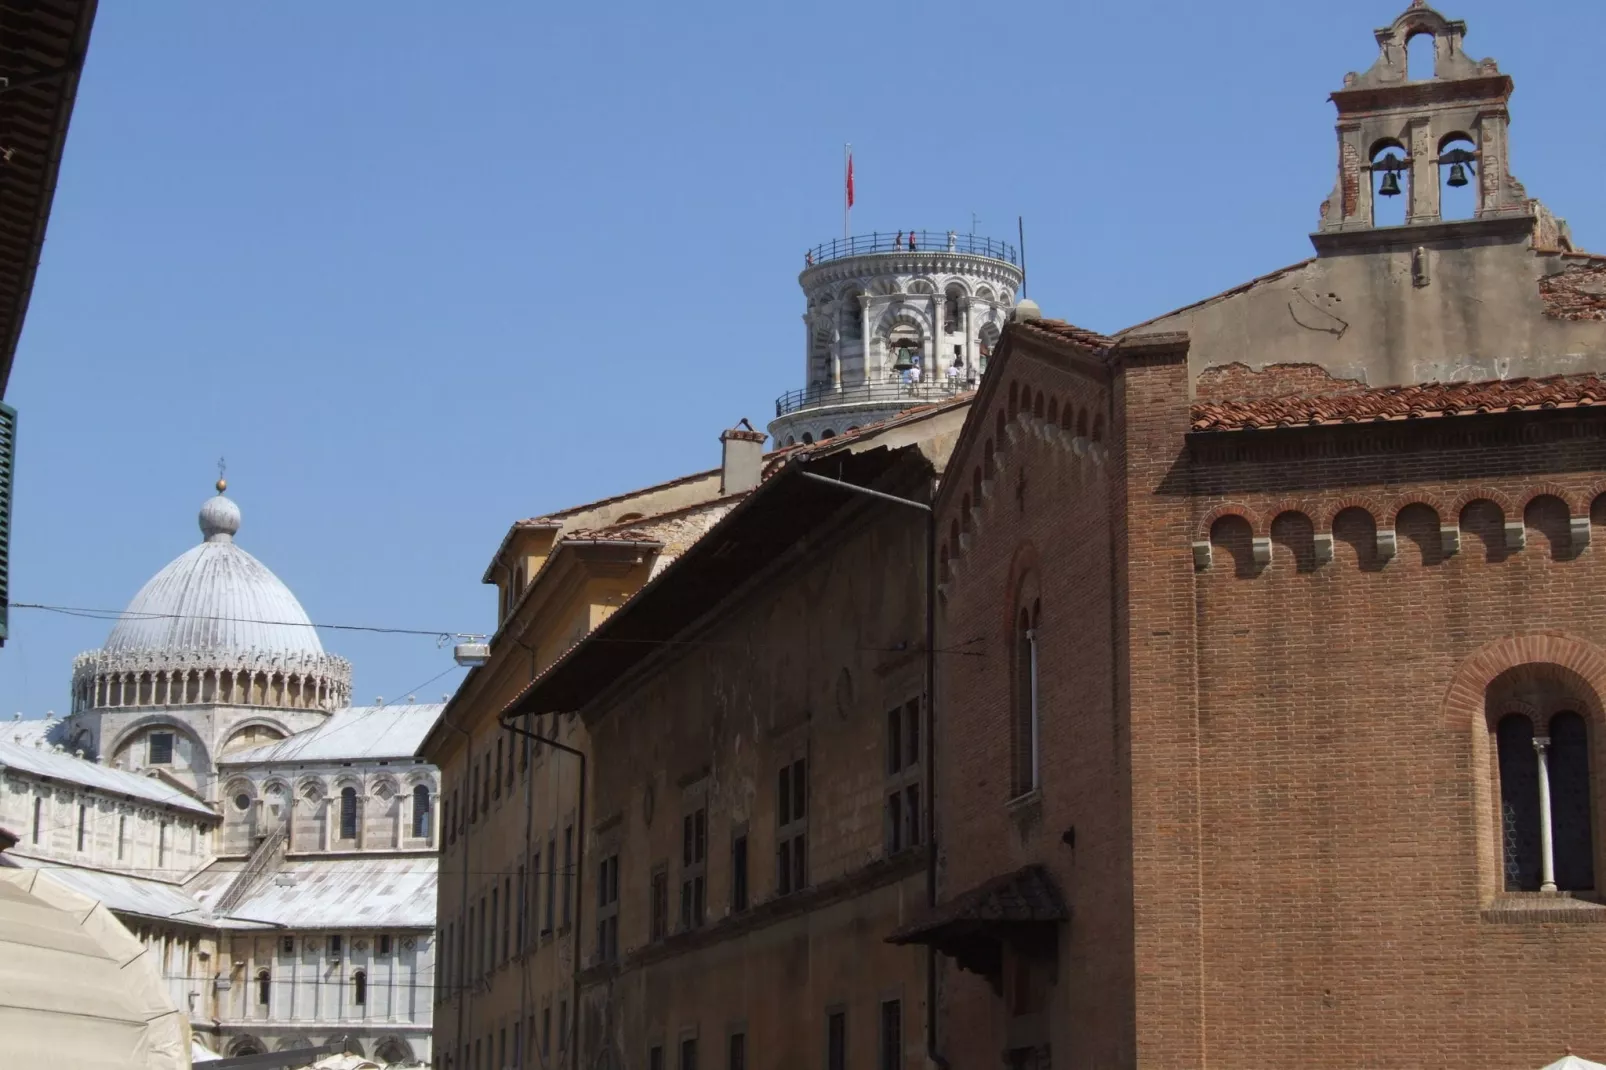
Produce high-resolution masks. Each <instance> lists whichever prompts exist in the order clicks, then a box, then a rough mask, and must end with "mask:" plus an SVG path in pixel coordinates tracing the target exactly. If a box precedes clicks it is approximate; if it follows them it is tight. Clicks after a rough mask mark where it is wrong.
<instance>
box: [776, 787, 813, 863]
mask: <svg viewBox="0 0 1606 1070" xmlns="http://www.w3.org/2000/svg"><path fill="white" fill-rule="evenodd" d="M808 801H809V760H808V759H807V758H799V759H798V760H797V761H795V762H792V763H791V764H789V765H785V766H782V767H781V771H780V774H779V776H777V777H776V787H775V818H776V825H777V828H776V844H777V846H776V849H775V853H776V858H775V894H777V895H790V894H792V893H793V892H796V891H800V890H802V889H804V888H806V887H808V883H809V878H808V872H809V871H808Z"/></svg>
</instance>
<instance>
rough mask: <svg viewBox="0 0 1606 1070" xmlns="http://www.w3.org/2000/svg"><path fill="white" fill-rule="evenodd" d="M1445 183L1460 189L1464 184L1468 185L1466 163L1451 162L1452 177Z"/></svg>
mask: <svg viewBox="0 0 1606 1070" xmlns="http://www.w3.org/2000/svg"><path fill="white" fill-rule="evenodd" d="M1445 184H1446V185H1449V186H1453V187H1455V188H1456V189H1460V188H1461V187H1462V186H1464V185H1466V184H1467V169H1466V165H1465V164H1459V163H1457V164H1451V165H1450V178H1449V181H1448V182H1446V183H1445Z"/></svg>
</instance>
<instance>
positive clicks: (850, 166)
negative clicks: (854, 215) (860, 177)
mask: <svg viewBox="0 0 1606 1070" xmlns="http://www.w3.org/2000/svg"><path fill="white" fill-rule="evenodd" d="M848 207H849V208H852V207H853V153H852V152H851V151H850V152H849V153H848Z"/></svg>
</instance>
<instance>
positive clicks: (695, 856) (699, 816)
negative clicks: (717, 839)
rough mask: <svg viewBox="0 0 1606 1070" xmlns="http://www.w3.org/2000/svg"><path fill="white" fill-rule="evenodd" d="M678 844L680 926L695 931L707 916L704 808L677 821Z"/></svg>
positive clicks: (706, 832) (705, 814)
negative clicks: (679, 832)
mask: <svg viewBox="0 0 1606 1070" xmlns="http://www.w3.org/2000/svg"><path fill="white" fill-rule="evenodd" d="M680 841H681V842H680V927H681V928H682V929H696V928H698V927H699V926H701V925H702V924H703V919H704V918H705V917H706V916H707V914H708V909H707V908H708V811H707V809H705V808H702V807H699V808H697V809H696V810H694V811H692V812H691V813H689V814H687V815H686V816H685V817H683V818H682V819H681V834H680Z"/></svg>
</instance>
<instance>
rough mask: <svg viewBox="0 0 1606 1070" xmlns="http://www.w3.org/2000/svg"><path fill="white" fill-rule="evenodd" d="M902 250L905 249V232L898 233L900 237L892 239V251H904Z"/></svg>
mask: <svg viewBox="0 0 1606 1070" xmlns="http://www.w3.org/2000/svg"><path fill="white" fill-rule="evenodd" d="M902 248H903V231H901V230H900V231H898V236H897V237H896V238H893V239H892V251H893V252H897V251H898V250H899V249H902Z"/></svg>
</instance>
